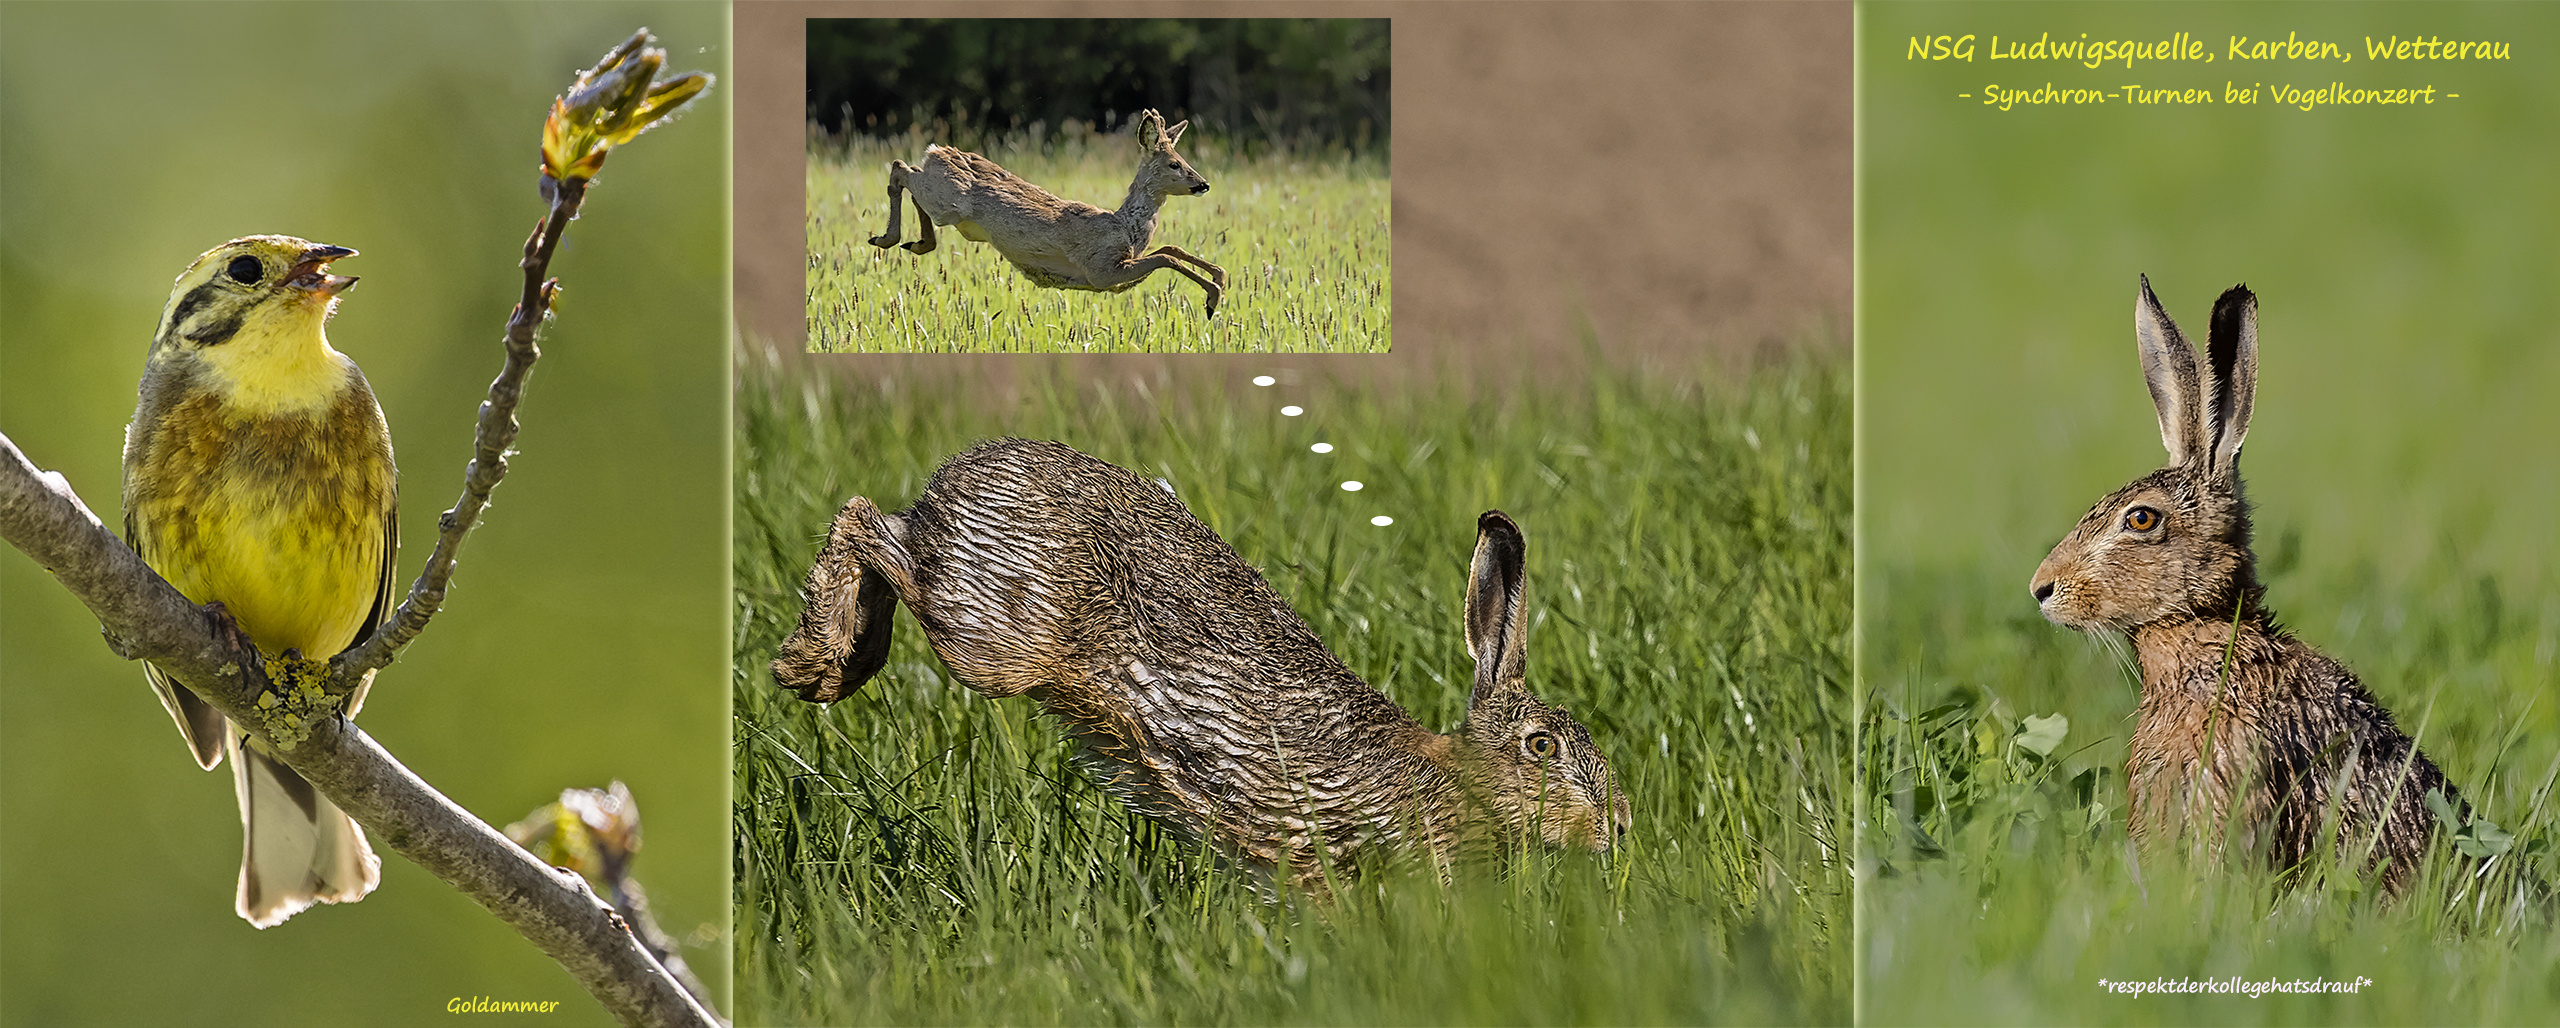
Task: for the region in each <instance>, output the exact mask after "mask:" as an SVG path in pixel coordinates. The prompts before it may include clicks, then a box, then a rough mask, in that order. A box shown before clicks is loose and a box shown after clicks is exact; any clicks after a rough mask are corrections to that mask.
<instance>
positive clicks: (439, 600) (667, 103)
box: [0, 29, 719, 1026]
mask: <svg viewBox="0 0 2560 1028" xmlns="http://www.w3.org/2000/svg"><path fill="white" fill-rule="evenodd" d="M648 40H649V34H648V30H647V29H642V30H641V31H640V32H639V33H637V34H635V35H633V36H632V37H631V39H630V40H628V41H626V42H625V43H623V44H622V45H621V46H619V47H617V48H615V49H614V50H613V51H612V52H610V53H608V54H606V56H605V59H604V60H603V61H602V62H600V63H599V64H598V65H597V66H596V67H595V68H593V69H589V70H588V71H586V72H584V73H581V74H580V76H579V78H578V81H577V83H576V84H575V85H574V86H573V87H572V89H571V91H570V92H569V93H568V94H567V96H566V97H564V98H563V99H561V100H556V101H554V103H553V107H552V114H551V119H550V121H549V122H547V123H546V124H545V126H544V140H543V152H544V175H543V180H542V187H543V189H542V191H543V196H544V198H545V199H546V200H547V201H548V202H549V204H550V210H549V213H547V214H546V215H545V216H544V218H543V220H542V221H541V222H540V223H538V224H536V225H535V227H534V233H533V236H532V237H531V238H530V239H528V240H526V242H525V256H524V260H523V262H522V264H521V267H523V269H524V272H525V286H524V295H523V298H522V299H521V300H520V301H519V302H518V303H517V305H516V308H515V311H514V313H513V314H512V315H511V316H510V317H509V318H508V321H507V333H506V339H505V344H506V363H505V366H504V367H503V369H502V370H501V371H500V372H499V374H498V378H497V379H496V380H495V381H494V382H492V383H491V384H490V386H489V399H488V401H487V402H485V403H483V404H482V405H481V407H480V420H479V425H478V427H477V429H476V431H475V434H474V439H473V456H472V460H471V463H470V466H469V467H468V468H467V469H466V470H465V472H464V481H463V494H462V498H461V499H460V500H459V501H457V502H456V503H455V504H454V506H453V508H452V509H450V510H448V511H446V512H445V514H444V516H443V518H441V519H440V521H439V524H438V529H439V530H438V534H437V539H436V546H435V550H434V552H433V553H431V554H429V556H428V558H427V565H426V568H425V569H424V570H423V571H422V572H421V573H420V574H419V576H418V579H417V582H416V584H415V585H413V586H412V587H411V589H410V592H409V597H408V599H407V601H405V602H403V603H402V604H401V605H400V608H399V609H398V611H397V612H395V613H394V615H393V616H392V617H390V618H388V619H385V621H384V623H383V624H381V625H379V626H377V627H376V629H375V631H374V632H373V633H372V635H370V636H368V637H367V638H366V639H364V640H363V641H362V642H361V643H359V644H358V645H357V646H355V647H353V648H350V649H349V650H347V651H346V652H344V653H341V654H339V655H337V656H336V657H333V658H331V660H330V662H329V672H328V674H327V676H326V679H325V681H322V682H317V683H311V682H293V683H285V684H286V685H287V686H289V688H287V689H284V690H279V689H277V688H276V686H277V684H278V683H275V682H273V681H271V680H270V678H269V676H268V671H267V665H266V662H265V661H264V660H263V659H261V657H260V655H259V654H258V653H257V651H256V650H255V648H254V647H252V646H250V645H249V644H248V643H247V641H246V640H245V639H244V638H243V636H242V635H241V633H240V632H239V631H238V630H237V629H236V627H234V626H233V625H232V624H231V622H230V619H229V617H228V615H226V614H224V613H222V612H221V610H220V608H219V605H208V606H206V607H198V606H196V605H194V604H193V603H190V602H188V600H187V598H186V597H185V596H183V595H181V594H179V592H178V591H177V590H176V589H175V588H173V587H171V586H170V585H169V583H168V582H167V581H165V580H163V579H162V578H161V577H160V575H159V574H158V573H157V572H154V571H153V570H152V569H151V568H150V567H149V566H148V565H146V564H144V563H143V561H142V558H141V557H140V556H139V555H137V554H135V553H134V552H133V550H132V549H131V548H130V547H128V546H127V545H126V544H125V542H124V541H123V540H120V539H117V538H116V537H115V535H114V534H113V533H111V532H109V531H107V528H106V526H105V525H103V524H101V523H100V522H99V521H98V518H97V515H95V514H93V513H91V512H90V511H89V509H88V507H87V506H86V505H85V504H83V503H81V501H80V498H79V495H78V494H77V493H76V492H74V491H73V490H72V488H71V485H70V483H69V482H68V481H66V480H65V479H64V478H63V477H62V476H61V475H58V474H53V473H50V472H44V471H40V470H38V469H37V468H36V466H35V465H34V464H33V463H32V462H31V461H29V460H28V459H27V457H26V455H25V454H23V453H21V452H20V451H19V450H18V447H17V444H16V443H14V442H12V441H11V440H10V439H9V438H8V437H7V436H6V435H0V539H6V541H7V542H8V543H9V544H10V545H11V546H14V547H16V548H18V549H19V550H21V551H23V552H25V553H26V554H27V555H28V556H29V557H31V558H34V560H35V561H36V563H37V564H38V565H40V566H42V567H43V568H44V569H45V570H46V571H48V572H51V573H52V574H53V575H54V577H55V579H56V580H57V581H60V582H61V583H62V585H63V587H64V588H65V589H67V590H69V591H70V593H71V594H72V596H74V597H75V598H77V599H78V600H79V601H80V602H81V603H82V604H83V605H85V606H87V607H88V608H89V610H90V612H91V613H93V614H95V615H97V618H98V622H99V625H100V626H101V628H102V629H103V631H104V634H105V636H106V640H107V645H108V646H109V647H110V648H111V649H113V650H114V651H115V652H116V654H117V655H118V656H121V657H124V658H126V659H128V660H148V661H150V662H151V663H152V664H153V665H155V666H157V667H158V668H160V670H162V671H163V672H166V673H167V674H168V675H169V677H170V678H172V679H175V680H176V681H178V682H179V683H180V684H182V685H184V686H186V687H187V688H189V689H191V690H194V691H195V692H196V694H197V695H199V696H202V697H204V699H205V700H206V701H207V702H210V703H212V704H213V705H214V707H215V708H216V709H219V710H220V711H222V713H223V715H224V716H225V717H228V718H230V719H231V721H232V722H233V723H234V724H236V725H240V726H243V727H244V728H246V729H248V730H250V731H254V732H257V733H258V734H259V735H260V736H261V737H263V738H266V739H267V740H268V741H269V742H270V744H271V745H272V747H273V748H274V749H275V751H276V754H277V757H278V759H280V760H282V761H283V762H284V763H285V765H286V766H288V767H291V768H293V769H294V771H295V772H297V773H299V774H301V775H302V776H303V777H304V778H306V779H308V780H309V781H310V782H311V784H312V785H313V786H314V787H316V788H318V789H319V791H320V792H321V793H323V794H325V795H327V796H328V797H329V799H330V800H331V801H333V802H335V803H336V804H337V805H338V807H339V808H340V809H342V810H344V811H346V813H347V814H348V816H350V817H353V818H354V819H355V820H356V822H357V823H358V824H360V825H363V826H364V828H365V829H366V830H367V831H369V832H371V833H372V834H373V837H374V838H375V839H377V840H379V841H380V842H381V843H382V844H383V845H385V846H388V847H390V848H391V849H392V850H393V851H394V852H397V853H399V854H400V855H402V856H404V857H407V858H409V859H410V860H412V861H415V862H416V863H417V864H418V866H420V867H423V868H425V869H427V870H428V871H429V872H431V873H433V874H434V875H435V876H436V877H438V878H441V879H443V880H444V881H445V882H446V883H447V884H449V885H452V886H453V887H454V888H456V889H459V890H461V891H462V893H463V894H464V895H466V896H469V897H471V899H472V900H473V901H474V902H477V903H479V904H480V905H481V906H483V907H485V908H487V909H488V910H489V911H490V912H491V913H493V914H496V915H497V916H498V918H499V919H500V920H502V921H505V922H506V923H507V924H508V925H509V926H510V927H512V928H514V929H515V930H516V932H517V933H518V934H520V935H523V936H524V937H525V938H526V939H527V940H528V941H531V942H532V943H533V944H534V945H535V946H536V947H537V948H539V949H541V950H542V952H543V953H545V954H547V955H549V956H550V957H551V958H552V959H553V960H555V961H557V962H558V963H559V964H560V966H561V967H563V968H564V969H566V970H567V971H568V972H569V973H570V974H571V975H572V976H574V977H575V978H577V979H578V981H579V983H580V984H581V985H583V986H585V987H586V989H587V991H588V992H589V993H590V994H592V995H593V996H595V998H596V1000H597V1001H598V1002H600V1003H602V1004H604V1006H605V1009H607V1010H608V1011H611V1012H612V1014H613V1015H614V1016H615V1017H616V1018H619V1019H621V1020H622V1021H623V1022H624V1023H625V1024H633V1025H687V1026H709V1025H715V1024H718V1023H719V1021H718V1020H717V1019H716V1018H714V1017H713V1016H712V1014H711V1012H710V1011H709V1010H708V1009H707V1008H706V1007H705V1006H704V1005H703V1004H702V1003H701V1002H700V1001H699V1000H697V999H696V998H695V997H694V996H693V995H692V994H691V993H689V992H687V991H686V990H685V988H683V987H682V986H681V985H680V984H679V983H678V982H677V980H676V979H675V977H674V976H672V975H670V974H669V973H668V971H667V969H666V968H665V967H663V966H661V965H660V963H659V962H658V961H657V960H656V959H654V958H653V957H652V956H651V955H650V953H649V951H648V949H647V947H646V946H644V945H643V943H642V940H640V939H639V938H637V937H635V935H634V933H633V931H632V927H631V925H630V923H629V922H627V921H626V920H625V919H624V918H623V917H622V915H620V914H619V913H617V912H615V910H614V909H613V908H612V907H611V906H609V905H607V904H606V903H605V902H604V901H602V900H601V899H599V898H597V896H596V894H595V892H594V891H593V890H592V889H590V888H589V887H588V886H587V883H586V880H585V879H584V878H582V877H580V876H579V875H578V874H577V873H575V872H568V871H559V870H555V869H553V868H551V867H549V866H547V865H545V864H543V863H542V862H541V861H540V860H537V859H535V858H534V857H533V856H532V855H531V854H529V853H527V852H526V851H525V850H524V849H522V848H521V847H518V846H517V845H516V844H515V843H513V842H511V841H509V840H508V839H507V838H506V837H505V836H503V835H501V834H499V833H498V832H497V830H496V829H493V828H491V827H489V825H488V824H487V823H485V822H482V821H481V820H480V819H478V818H476V817H474V816H472V815H471V813H470V812H469V811H466V810H464V809H462V808H461V807H460V806H458V805H456V804H455V803H454V802H453V801H452V800H449V799H446V798H445V797H444V795H443V794H442V793H439V792H437V791H436V790H435V789H434V788H433V787H431V786H429V785H428V784H427V783H426V782H425V781H424V780H422V779H420V778H419V777H418V776H417V775H415V774H414V773H412V772H410V771H409V769H408V768H405V767H403V766H401V764H400V762H399V761H398V760H396V759H394V758H393V757H392V756H391V754H390V753H388V752H387V751H385V750H384V749H383V748H382V747H381V746H380V745H379V744H377V743H375V742H374V741H373V739H372V737H370V736H368V735H366V734H365V733H364V732H363V731H361V730H359V729H357V728H356V726H355V724H354V723H353V722H350V721H348V720H347V719H346V718H345V717H343V716H340V715H339V714H338V713H337V710H338V705H337V704H336V703H335V702H334V700H335V699H336V698H337V697H341V696H343V695H345V694H346V693H347V692H349V691H351V690H352V689H353V688H354V686H355V684H356V683H357V682H360V681H361V680H362V679H363V676H364V675H365V673H366V672H368V671H371V670H374V669H377V668H380V667H382V666H384V665H386V664H389V663H390V661H391V658H392V657H393V656H394V655H396V654H397V653H398V652H399V650H400V648H401V647H402V646H404V645H406V644H407V643H408V642H410V641H411V640H413V639H415V638H416V637H417V636H418V633H419V632H421V631H422V630H424V629H425V627H426V624H427V621H428V619H429V618H431V617H432V616H434V614H435V612H436V611H437V609H438V608H440V607H441V606H442V605H443V603H444V596H445V589H446V587H447V585H448V584H449V583H450V581H451V579H452V575H453V568H454V563H455V556H456V554H457V553H458V551H459V550H460V547H461V544H462V539H463V537H464V536H465V535H467V534H468V533H469V532H470V530H471V526H472V525H473V524H474V523H475V522H477V521H478V520H479V514H480V510H481V508H482V507H483V506H485V505H486V504H487V503H488V500H489V494H490V492H491V491H492V490H494V489H495V488H496V487H497V484H498V482H499V480H500V479H501V478H503V477H504V476H505V474H506V458H507V451H508V448H509V447H511V446H512V445H513V444H514V442H515V437H516V430H517V423H516V419H515V409H516V406H517V404H518V403H519V402H521V401H522V399H523V396H524V384H525V380H526V378H527V376H528V375H530V374H531V372H532V369H533V362H534V361H535V360H536V359H538V358H539V357H540V356H541V351H540V349H539V348H538V347H536V346H535V343H534V335H535V332H536V330H537V329H538V328H539V327H540V326H541V324H542V322H543V320H544V319H545V318H547V317H548V316H549V315H550V311H551V304H552V300H553V299H554V298H555V297H556V296H557V294H558V289H559V283H558V282H557V281H556V280H552V279H548V278H546V277H545V276H546V275H547V273H548V269H549V267H550V262H551V257H552V254H553V253H555V252H557V250H558V248H559V244H560V239H561V236H562V235H563V234H564V233H565V232H566V231H567V230H568V225H569V222H570V220H571V219H573V218H575V217H576V216H577V213H578V208H579V206H580V204H581V203H582V202H583V200H584V198H585V195H586V190H587V186H588V184H589V183H590V182H591V181H592V180H593V179H594V177H595V174H596V172H597V171H598V170H599V169H600V168H601V167H602V166H603V162H604V157H605V154H606V152H607V151H609V150H610V149H612V147H613V146H614V145H617V144H619V143H622V142H627V141H629V140H630V139H631V138H633V137H635V136H637V135H639V134H640V133H641V132H643V131H646V130H647V129H648V128H650V127H652V126H654V125H656V124H661V123H663V122H664V121H665V120H666V119H667V118H668V117H669V116H670V115H671V114H673V113H674V112H675V111H676V110H677V109H679V108H681V107H682V106H683V105H684V104H685V102H686V101H689V100H690V99H692V98H693V97H694V96H696V95H699V94H700V93H701V92H702V91H703V90H705V89H708V88H709V86H710V83H711V79H710V76H708V75H704V74H701V73H698V72H697V73H687V74H684V75H680V76H676V77H675V78H673V79H670V80H668V81H666V82H658V81H656V80H655V77H656V74H657V71H658V70H659V68H660V67H661V66H662V64H663V61H664V59H665V52H664V51H660V50H654V49H648V48H646V46H645V44H646V43H647V42H648ZM288 677H299V676H298V675H295V676H288ZM314 686H317V687H318V688H319V689H320V690H321V691H322V692H324V693H326V694H327V696H328V697H329V698H330V700H331V702H326V703H321V704H318V705H316V706H312V705H307V704H295V703H288V704H285V705H283V707H284V708H285V709H288V710H292V711H295V713H293V714H291V715H281V714H279V712H278V711H277V710H273V709H261V707H260V706H259V702H258V701H259V699H260V698H261V697H262V696H266V695H269V694H271V693H284V694H288V695H289V694H292V693H299V692H304V691H306V690H308V689H310V688H312V687H314Z"/></svg>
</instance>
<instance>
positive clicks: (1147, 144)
mask: <svg viewBox="0 0 2560 1028" xmlns="http://www.w3.org/2000/svg"><path fill="white" fill-rule="evenodd" d="M1183 124H1185V125H1188V124H1191V123H1190V122H1187V121H1186V122H1183ZM1170 142H1171V140H1168V139H1166V138H1165V137H1164V115H1161V114H1158V113H1156V112H1155V111H1154V110H1153V109H1149V110H1145V111H1141V112H1139V113H1138V148H1139V149H1141V150H1157V149H1162V148H1163V147H1164V146H1165V145H1166V144H1167V143H1170Z"/></svg>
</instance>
